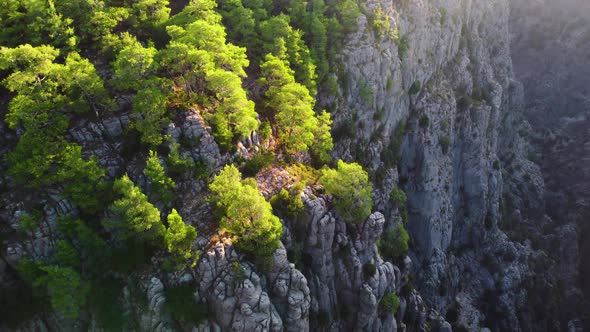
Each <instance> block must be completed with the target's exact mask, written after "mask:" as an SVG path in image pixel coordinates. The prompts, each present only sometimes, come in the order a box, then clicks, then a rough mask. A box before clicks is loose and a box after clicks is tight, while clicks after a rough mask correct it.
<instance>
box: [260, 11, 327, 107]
mask: <svg viewBox="0 0 590 332" xmlns="http://www.w3.org/2000/svg"><path fill="white" fill-rule="evenodd" d="M289 21H290V18H289V16H287V15H284V14H280V15H278V16H275V17H272V18H270V19H268V20H266V21H263V22H261V23H260V26H259V30H260V36H259V38H260V39H261V41H262V53H261V55H262V54H272V55H273V56H276V57H278V58H280V59H284V60H285V61H286V62H287V63H288V66H289V65H290V66H291V68H292V69H293V70H294V76H295V79H296V80H297V82H300V83H301V84H303V85H304V86H305V87H306V88H307V89H308V91H310V92H311V95H315V92H316V81H315V79H316V75H315V65H314V63H313V60H312V58H311V54H310V52H309V49H308V47H307V46H306V45H305V42H304V41H303V38H302V37H303V33H302V31H301V30H298V29H293V28H292V27H291V25H290V24H289Z"/></svg>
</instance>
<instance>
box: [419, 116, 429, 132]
mask: <svg viewBox="0 0 590 332" xmlns="http://www.w3.org/2000/svg"><path fill="white" fill-rule="evenodd" d="M418 125H420V128H423V129H426V128H428V126H429V125H430V120H429V119H428V116H427V115H426V114H424V115H422V116H421V117H420V120H418Z"/></svg>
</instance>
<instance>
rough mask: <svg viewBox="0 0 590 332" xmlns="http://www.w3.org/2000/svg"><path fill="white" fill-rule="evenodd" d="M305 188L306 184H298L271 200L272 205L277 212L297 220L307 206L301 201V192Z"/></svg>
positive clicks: (283, 189) (282, 190)
mask: <svg viewBox="0 0 590 332" xmlns="http://www.w3.org/2000/svg"><path fill="white" fill-rule="evenodd" d="M303 188H305V182H297V183H295V184H293V186H291V188H289V190H288V191H287V190H286V189H285V188H282V189H281V191H280V192H279V193H278V194H276V195H274V196H273V197H272V198H271V199H270V204H271V205H272V208H273V210H274V211H275V212H277V213H280V214H282V215H286V216H289V217H292V218H295V217H297V216H299V215H301V213H303V211H304V208H305V206H304V205H303V201H302V200H301V192H302V191H303Z"/></svg>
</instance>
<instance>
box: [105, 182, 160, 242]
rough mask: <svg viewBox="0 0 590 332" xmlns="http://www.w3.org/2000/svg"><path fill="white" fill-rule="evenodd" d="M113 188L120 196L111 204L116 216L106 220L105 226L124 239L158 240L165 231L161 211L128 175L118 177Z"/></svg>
mask: <svg viewBox="0 0 590 332" xmlns="http://www.w3.org/2000/svg"><path fill="white" fill-rule="evenodd" d="M113 189H114V190H115V191H116V192H117V193H118V194H119V195H120V198H119V199H118V200H116V201H115V202H114V203H113V205H112V206H111V208H110V210H111V212H113V214H114V217H113V218H111V219H107V220H104V221H103V225H104V227H105V228H107V229H108V230H111V231H113V232H115V236H116V237H117V238H119V239H122V240H126V239H129V238H139V239H149V240H151V241H157V240H158V239H159V237H160V236H161V235H162V231H163V225H162V222H161V221H160V211H158V209H157V208H156V207H155V206H153V205H152V204H151V203H150V202H148V199H147V196H146V195H145V194H144V193H143V192H141V189H140V188H139V187H137V186H136V185H135V184H134V183H133V181H131V179H129V177H128V176H127V175H124V176H123V177H121V178H119V179H117V180H116V181H115V184H114V186H113Z"/></svg>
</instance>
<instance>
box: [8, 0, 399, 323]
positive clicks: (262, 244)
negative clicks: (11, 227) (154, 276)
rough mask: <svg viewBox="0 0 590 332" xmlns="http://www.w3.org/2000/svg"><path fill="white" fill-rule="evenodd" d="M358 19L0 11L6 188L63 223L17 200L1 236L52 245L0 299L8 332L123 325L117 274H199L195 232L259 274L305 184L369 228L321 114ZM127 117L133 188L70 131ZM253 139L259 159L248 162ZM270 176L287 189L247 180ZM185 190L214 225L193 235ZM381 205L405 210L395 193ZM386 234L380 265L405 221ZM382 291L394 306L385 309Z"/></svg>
mask: <svg viewBox="0 0 590 332" xmlns="http://www.w3.org/2000/svg"><path fill="white" fill-rule="evenodd" d="M361 10H362V8H359V5H358V4H357V2H356V1H354V0H330V1H325V2H324V0H310V1H302V0H291V1H283V0H274V1H273V0H218V1H217V2H215V1H214V0H190V1H189V2H188V3H184V2H183V1H171V2H169V1H168V0H71V1H61V0H2V1H1V5H0V27H1V29H0V45H1V48H0V77H1V78H2V88H1V90H0V93H1V95H2V100H1V104H0V115H1V117H2V119H3V121H5V122H6V124H7V126H8V127H9V128H10V130H11V131H12V132H13V133H14V139H15V143H16V144H15V146H14V148H13V149H11V151H9V152H8V153H6V154H5V155H3V156H2V163H3V165H4V167H5V170H6V174H7V175H8V176H9V178H10V183H4V184H3V185H4V187H5V188H6V189H7V190H11V191H14V192H16V193H18V194H19V195H22V196H23V197H24V196H26V195H31V194H33V195H34V193H35V192H40V191H48V190H50V191H52V192H54V193H55V194H56V195H58V196H59V197H61V198H63V199H65V200H67V201H68V202H69V203H70V204H72V206H73V207H74V209H73V211H75V212H74V213H71V214H67V215H57V216H55V218H53V219H54V220H52V222H54V223H55V224H56V225H57V229H53V230H52V227H48V226H47V225H44V223H45V222H47V218H46V216H44V211H42V210H41V209H40V208H39V206H35V204H28V205H27V206H26V212H23V213H21V214H20V215H19V217H18V225H19V226H18V228H19V231H18V232H17V233H14V234H13V233H9V234H6V236H9V237H16V238H18V239H20V240H21V241H23V242H26V241H27V239H29V238H30V236H31V234H32V233H34V232H37V231H39V230H41V231H47V230H49V231H51V232H52V234H50V238H51V241H52V242H53V243H52V245H53V246H54V248H55V250H53V251H52V252H51V254H50V255H48V256H44V257H43V258H42V259H39V258H38V257H39V256H37V255H34V256H35V257H36V258H35V259H33V258H32V257H28V256H27V255H26V254H25V257H23V258H22V259H21V262H20V263H19V265H18V268H17V269H16V270H17V271H15V273H16V274H17V275H18V277H19V278H20V279H21V282H20V284H19V285H18V287H13V285H11V286H10V287H7V288H2V289H1V292H2V294H1V302H0V303H1V304H0V316H1V317H3V320H4V319H6V324H7V326H11V327H16V326H18V324H19V323H21V322H25V321H27V319H29V318H31V317H34V316H35V315H38V314H42V313H43V312H47V311H50V310H53V311H56V312H58V313H59V314H60V315H62V316H63V317H64V318H65V319H69V320H72V321H79V322H81V323H80V324H82V326H84V324H88V322H89V319H90V318H92V319H95V320H96V321H98V323H99V324H100V325H101V326H103V327H104V328H106V329H107V330H119V329H121V328H123V327H125V326H126V327H127V328H131V329H132V328H133V327H132V326H130V325H129V324H132V322H130V321H128V320H127V319H126V318H125V317H124V315H123V313H124V310H122V309H121V306H122V305H123V304H122V303H121V301H120V297H119V294H120V293H121V291H122V289H123V287H127V289H129V285H128V282H129V281H128V276H130V275H133V274H134V273H137V272H138V271H142V270H145V269H146V267H147V266H150V265H151V266H152V267H153V264H154V262H156V265H157V268H159V269H163V271H167V272H171V273H172V272H174V271H181V270H183V269H190V268H191V267H194V266H195V264H196V263H197V261H198V259H199V254H200V252H199V250H198V249H197V247H196V246H195V241H196V239H197V237H198V235H202V236H211V235H212V234H217V235H216V236H223V237H227V238H230V239H232V240H233V241H234V243H235V245H236V248H238V250H239V251H240V252H241V253H242V254H244V255H246V257H249V259H250V260H251V261H253V262H255V264H256V265H257V266H258V268H260V269H264V268H265V266H268V264H269V259H272V253H273V252H274V251H275V250H276V249H277V248H278V247H279V245H280V242H279V241H280V238H281V236H282V234H283V227H282V225H281V221H280V220H279V218H283V217H289V216H293V215H297V214H298V213H301V211H302V209H303V203H302V201H301V198H300V196H301V192H302V190H303V189H304V187H306V185H310V186H314V187H316V189H317V190H320V191H322V192H325V193H326V194H327V195H330V196H332V197H333V198H334V206H335V209H336V210H337V211H338V212H339V213H340V215H341V216H342V218H343V219H344V220H345V221H346V222H349V223H352V224H355V223H360V222H362V221H364V220H365V219H366V218H367V216H368V215H369V214H370V213H371V212H372V204H373V203H372V186H371V183H370V181H369V178H368V174H367V172H366V171H364V170H363V168H362V167H361V166H360V165H358V164H355V163H351V164H348V163H345V162H343V161H337V160H333V159H332V157H331V155H330V152H331V150H332V148H333V145H334V144H333V140H332V135H331V130H332V128H331V126H332V120H331V116H330V113H329V112H328V111H326V110H325V109H326V108H329V107H328V106H329V105H321V104H320V103H319V102H317V101H316V97H317V96H318V95H319V94H323V95H334V94H337V93H338V86H339V84H340V82H338V81H337V80H336V75H334V74H335V73H336V72H337V71H338V70H339V68H340V66H341V64H340V63H339V58H338V57H337V53H338V50H339V49H340V48H341V47H342V45H343V40H344V38H345V36H346V35H347V34H348V33H350V32H351V31H354V30H355V29H356V19H357V17H358V16H359V14H360V12H361ZM385 22H386V20H383V19H382V20H381V21H379V14H378V15H376V16H375V22H374V26H375V29H376V32H378V34H380V33H389V32H390V31H389V30H388V29H389V27H388V26H383V25H386V24H385ZM382 31H385V32H382ZM187 111H190V112H193V113H194V114H196V115H197V117H198V118H199V119H200V121H202V122H203V123H204V124H205V125H206V126H207V128H208V130H210V133H211V134H212V135H213V137H214V138H215V142H216V144H217V145H218V146H219V148H220V150H221V152H222V154H223V155H225V156H226V165H225V167H224V168H223V169H221V170H219V169H212V167H213V165H211V164H210V163H209V162H208V161H207V160H194V158H191V157H190V155H189V154H187V153H186V150H190V149H191V146H192V144H194V142H190V141H187V140H186V139H185V138H184V137H174V136H173V135H169V134H167V128H169V127H170V126H173V125H174V124H175V122H178V119H179V117H180V114H182V113H183V112H187ZM126 112H127V113H128V114H129V117H128V120H129V121H128V125H127V126H126V127H125V128H123V133H122V135H123V137H124V141H123V143H122V146H120V150H119V151H118V153H119V156H120V157H121V158H123V159H126V160H133V163H134V165H135V166H136V167H139V168H141V169H142V170H143V171H142V172H140V173H141V174H140V175H142V176H141V178H142V179H147V181H141V182H140V183H136V182H137V175H136V174H135V178H134V175H133V174H126V172H125V171H124V170H118V172H117V173H116V174H111V173H112V172H109V170H108V169H107V166H108V161H107V160H101V159H100V158H98V157H97V156H94V155H93V154H92V151H91V150H87V149H85V147H83V146H82V145H81V144H79V142H77V141H76V140H75V139H74V137H73V136H72V134H71V132H70V128H71V126H72V123H77V122H79V121H85V120H87V121H95V120H97V119H105V118H109V117H111V116H112V115H113V114H117V113H126ZM252 140H257V141H260V142H261V146H263V148H261V149H256V150H252V149H250V150H246V152H244V148H243V146H244V144H245V143H244V142H246V141H252ZM397 144H398V145H399V143H397ZM392 158H395V156H394V157H392ZM273 167H281V168H284V169H287V170H289V173H291V176H292V177H293V179H296V180H295V182H296V183H295V184H294V185H292V186H290V188H287V189H285V188H282V190H281V191H280V192H279V193H277V194H276V195H274V196H273V197H266V198H265V197H264V196H263V195H262V194H261V192H260V191H259V188H258V185H257V182H256V180H255V179H254V176H255V175H256V174H257V173H259V172H261V171H263V170H267V169H269V168H273ZM187 178H192V179H199V180H200V181H202V182H203V183H204V184H205V185H206V187H207V186H208V189H207V190H206V196H207V198H206V200H207V201H208V202H209V204H210V205H211V207H212V211H213V210H214V211H213V212H212V215H213V216H214V218H213V219H214V220H215V221H214V222H213V223H209V224H208V227H207V228H206V229H202V230H201V229H195V226H196V225H191V224H189V223H185V222H184V221H183V216H181V214H180V213H179V211H180V210H179V207H180V206H181V205H182V204H183V203H184V202H182V201H180V200H179V198H178V197H177V195H176V190H177V183H178V182H180V181H183V179H187ZM134 181H135V182H134ZM394 194H395V197H396V199H397V200H399V201H400V204H405V195H404V193H403V191H401V190H397V191H396V192H395V193H394ZM177 209H178V210H177ZM185 217H186V216H185ZM53 232H55V233H53ZM198 233H199V234H198ZM201 233H202V234H201ZM385 236H386V238H387V239H388V240H386V241H384V245H383V252H384V253H386V254H387V255H388V256H390V257H392V258H399V257H402V256H404V254H405V252H407V250H408V245H407V242H408V236H407V233H406V232H405V230H404V229H403V225H402V226H401V227H399V229H397V230H396V231H391V232H389V233H388V234H387V235H385ZM237 268H239V267H237ZM130 289H131V290H133V288H132V287H131V288H130ZM166 292H167V303H166V306H167V308H169V310H170V312H171V314H172V315H173V316H174V317H175V318H176V319H178V320H186V321H195V322H198V321H199V320H201V319H203V318H205V317H206V316H207V308H206V305H204V304H201V303H196V302H195V301H194V299H191V298H190V296H189V297H188V298H187V297H186V296H187V295H186V293H187V292H186V290H183V289H182V286H178V287H177V288H170V289H167V290H166ZM132 295H133V294H132ZM388 296H389V297H388V300H387V301H389V302H391V303H390V304H389V306H388V307H389V308H390V309H389V310H393V307H394V306H397V302H396V301H397V298H396V297H395V295H394V294H393V293H390V294H389V295H388ZM389 302H388V303H389ZM394 304H395V305H394Z"/></svg>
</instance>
